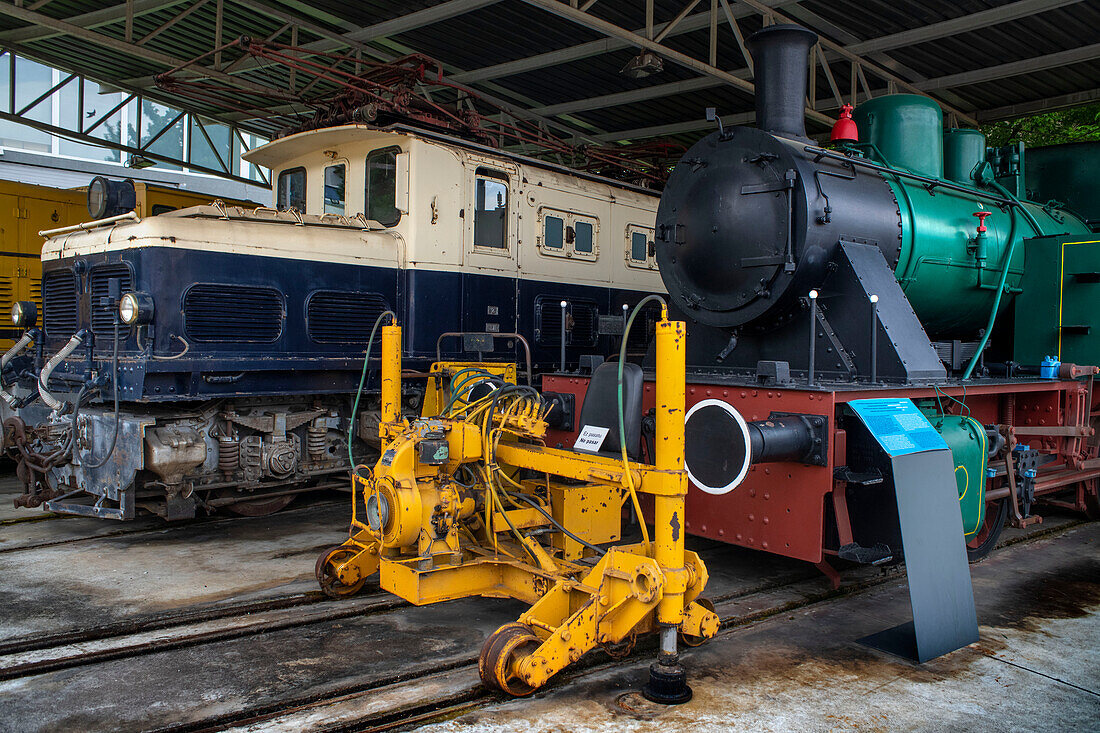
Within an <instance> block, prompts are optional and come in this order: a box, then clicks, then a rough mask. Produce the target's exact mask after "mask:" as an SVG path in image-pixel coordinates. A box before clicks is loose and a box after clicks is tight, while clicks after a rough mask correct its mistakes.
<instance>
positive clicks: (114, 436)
mask: <svg viewBox="0 0 1100 733" xmlns="http://www.w3.org/2000/svg"><path fill="white" fill-rule="evenodd" d="M118 341H119V335H118V311H117V309H116V311H115V348H114V353H113V354H112V356H111V391H112V392H114V394H115V429H114V430H112V431H111V447H110V448H108V449H107V455H105V456H103V459H102V460H100V461H97V462H95V463H85V464H84V468H87V469H90V470H94V469H97V468H103V467H104V466H106V465H107V461H109V460H111V456H112V455H114V453H115V446H116V445H117V444H118V423H119V419H118ZM79 402H80V398H79V397H77V403H78V404H79ZM77 409H78V408H73V413H74V415H75V413H76V410H77ZM73 429H74V431H75V429H76V422H75V421H74V422H73ZM73 442H74V445H73V449H74V450H75V449H76V445H75V442H76V435H75V433H74V434H73ZM90 452H91V449H89V453H90Z"/></svg>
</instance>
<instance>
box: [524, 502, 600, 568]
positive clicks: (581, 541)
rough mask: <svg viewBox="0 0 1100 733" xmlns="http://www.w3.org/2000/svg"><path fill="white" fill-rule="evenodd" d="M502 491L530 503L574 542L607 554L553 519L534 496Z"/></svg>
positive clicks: (597, 552) (598, 552) (598, 553)
mask: <svg viewBox="0 0 1100 733" xmlns="http://www.w3.org/2000/svg"><path fill="white" fill-rule="evenodd" d="M504 493H505V494H507V495H508V496H511V497H512V498H514V499H519V500H521V501H525V502H527V503H528V504H530V505H531V506H532V507H534V508H535V509H537V510H538V512H539V514H541V515H542V516H544V517H546V520H547V521H548V522H550V524H552V525H554V526H555V527H557V528H558V530H559V531H560V532H561V533H562V534H564V535H565V536H566V537H569V538H570V539H572V540H574V541H575V542H579V543H581V544H582V545H584V546H585V547H587V548H588V549H590V550H593V551H594V552H595V553H596V554H597V555H606V554H607V550H605V549H603V548H602V547H599V546H598V545H593V544H592V543H591V542H588V541H586V540H582V539H581V538H580V537H578V536H577V535H575V534H573V533H572V532H570V531H569V530H567V529H566V528H565V527H563V526H562V525H561V524H560V523H559V522H558V520H556V519H554V517H552V516H551V515H550V513H549V512H547V511H546V509H544V508H543V506H542V504H540V503H539V502H538V501H537V500H535V499H534V498H532V497H530V496H528V495H527V494H520V493H518V492H514V491H506V492H504Z"/></svg>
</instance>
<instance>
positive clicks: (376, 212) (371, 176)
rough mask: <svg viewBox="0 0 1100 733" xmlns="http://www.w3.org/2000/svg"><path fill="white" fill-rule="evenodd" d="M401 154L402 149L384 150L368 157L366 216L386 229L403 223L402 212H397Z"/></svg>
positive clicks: (374, 152) (373, 152)
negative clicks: (398, 172) (398, 174)
mask: <svg viewBox="0 0 1100 733" xmlns="http://www.w3.org/2000/svg"><path fill="white" fill-rule="evenodd" d="M400 152H401V149H400V148H384V149H382V150H374V151H371V154H370V155H368V156H367V191H366V201H367V211H366V215H367V218H368V219H373V220H374V221H376V222H378V223H379V224H381V225H382V226H386V227H392V226H395V225H396V224H397V222H399V221H401V212H400V211H398V210H397V154H398V153H400Z"/></svg>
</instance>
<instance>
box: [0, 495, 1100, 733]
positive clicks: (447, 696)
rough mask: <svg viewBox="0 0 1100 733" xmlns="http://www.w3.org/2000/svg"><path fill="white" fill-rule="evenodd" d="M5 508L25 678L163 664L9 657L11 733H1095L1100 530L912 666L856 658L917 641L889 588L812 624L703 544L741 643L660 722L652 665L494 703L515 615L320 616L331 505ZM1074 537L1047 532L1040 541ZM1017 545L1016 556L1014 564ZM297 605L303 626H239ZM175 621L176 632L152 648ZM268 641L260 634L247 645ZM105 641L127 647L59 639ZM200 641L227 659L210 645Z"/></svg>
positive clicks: (856, 595)
mask: <svg viewBox="0 0 1100 733" xmlns="http://www.w3.org/2000/svg"><path fill="white" fill-rule="evenodd" d="M13 493H18V491H17V490H16V488H15V487H14V485H13V482H12V481H11V478H10V477H5V478H3V479H0V598H3V602H2V603H0V647H3V646H4V645H5V644H7V646H8V647H9V648H11V647H12V646H14V645H18V644H20V643H22V642H23V641H25V640H28V639H36V638H38V637H39V636H40V635H42V634H45V635H47V636H49V637H50V638H51V639H52V641H51V642H50V645H49V646H48V648H45V649H43V650H40V651H35V652H31V653H30V655H29V656H24V657H22V658H21V659H22V660H23V661H25V660H26V659H34V658H42V657H47V658H49V657H51V656H52V657H58V656H64V655H65V654H79V653H85V652H89V651H94V650H97V649H103V648H108V649H110V648H117V649H123V650H125V649H126V648H128V647H129V646H132V645H136V644H141V643H148V642H152V644H153V648H151V649H148V650H146V651H143V652H142V653H140V654H136V655H132V656H129V655H120V656H118V657H116V658H104V659H103V660H101V661H95V662H91V663H82V664H79V665H74V666H70V667H65V668H60V669H55V670H53V671H46V672H41V673H35V674H27V675H18V674H11V673H10V670H11V669H12V665H15V664H17V663H18V662H20V659H17V658H16V657H17V656H18V654H14V653H13V654H9V655H8V656H4V655H3V654H2V653H0V675H3V674H5V670H8V671H9V672H8V673H7V677H2V676H0V731H3V732H4V733H6V732H7V731H12V733H16V732H18V733H24V732H25V731H36V730H43V731H45V730H57V731H73V730H81V731H85V730H87V731H91V730H133V731H139V730H150V729H157V730H171V729H174V728H176V727H177V726H183V727H184V728H185V729H188V730H200V729H201V730H208V729H209V730H213V729H232V730H242V731H249V732H250V733H258V732H260V731H263V732H264V733H270V732H271V731H287V732H288V733H289V732H291V731H294V732H295V733H297V732H299V731H306V730H310V731H313V730H317V731H320V730H328V729H331V728H332V727H333V726H334V725H335V726H340V729H341V730H363V729H370V728H371V727H372V726H374V725H376V724H385V725H389V724H390V723H391V722H392V721H394V720H401V719H407V718H406V717H403V716H405V712H404V711H412V712H413V713H415V714H425V713H423V711H425V710H427V711H428V712H427V713H426V715H427V717H428V718H432V719H434V720H442V719H443V718H442V717H440V716H447V715H452V716H458V717H452V718H451V719H449V720H446V722H440V723H435V724H433V725H432V726H430V727H429V728H427V730H431V731H441V732H443V731H445V732H448V733H449V732H451V731H465V730H471V731H489V732H492V733H495V732H496V731H501V732H502V733H503V732H504V731H513V730H517V731H540V732H541V731H547V732H550V731H554V732H557V731H562V732H564V731H620V730H624V731H648V730H661V731H670V730H671V731H678V730H685V731H686V730H689V729H690V730H691V731H692V733H696V731H700V730H708V731H709V730H728V729H734V728H736V729H740V730H764V731H771V730H775V731H780V730H782V731H788V730H797V729H801V731H802V732H805V731H819V730H821V731H825V730H830V731H831V730H852V729H854V730H952V731H955V730H960V729H961V730H975V731H977V730H982V731H983V733H984V732H985V731H988V730H991V729H992V730H1051V731H1068V730H1090V731H1100V723H1098V721H1100V671H1098V664H1097V662H1098V660H1100V560H1098V554H1097V550H1098V548H1100V524H1098V523H1093V524H1085V525H1078V526H1075V527H1070V528H1068V529H1064V530H1060V531H1056V532H1054V533H1053V534H1051V535H1050V536H1049V537H1046V538H1043V539H1038V540H1036V539H1029V540H1028V541H1027V542H1022V543H1020V544H1016V545H1013V546H1010V547H1006V548H1003V549H1000V550H998V551H997V552H995V553H994V555H993V556H991V557H990V558H989V559H987V560H986V561H985V562H983V563H980V564H978V565H976V566H973V567H972V576H973V581H974V587H975V596H976V599H977V602H978V611H979V621H980V622H981V624H982V627H981V635H982V640H981V641H980V642H979V643H977V644H975V645H973V646H971V647H969V648H967V649H963V650H960V651H958V652H955V653H953V654H951V655H948V656H947V657H945V658H942V659H939V660H935V661H933V662H931V663H929V664H926V665H921V666H918V665H914V664H911V663H908V662H905V661H902V660H900V659H897V658H895V657H892V656H890V655H888V654H885V653H881V652H877V651H873V650H870V649H867V648H865V647H862V646H860V645H859V644H857V643H856V639H858V638H860V637H862V636H864V635H866V634H868V633H872V632H875V631H879V630H882V629H885V628H888V627H890V626H893V625H896V624H898V623H900V622H903V621H905V620H907V613H908V600H907V589H906V586H905V583H904V576H903V575H900V574H898V572H897V569H892V570H888V571H886V572H885V574H884V573H883V572H882V571H880V570H879V569H875V568H850V569H848V570H847V571H845V573H844V581H845V589H846V590H847V591H848V592H849V595H846V596H842V597H839V598H834V599H832V600H824V601H823V600H822V598H824V597H826V596H827V595H828V585H827V583H826V582H825V580H824V578H823V577H822V576H820V574H818V573H817V572H816V571H815V570H813V568H811V567H809V566H807V565H806V564H804V563H798V562H795V561H791V560H786V559H783V558H779V557H776V556H774V555H768V554H765V553H760V552H754V551H750V550H745V549H742V548H733V547H729V546H719V545H716V544H715V543H702V544H697V545H696V548H697V549H699V550H700V551H701V552H702V553H703V555H704V557H705V559H706V562H707V563H708V567H709V569H710V573H711V582H710V584H709V587H708V593H707V595H708V596H710V597H712V598H714V599H715V600H716V601H717V602H718V610H719V613H720V615H721V616H722V617H723V618H736V619H740V620H742V621H744V623H742V624H741V625H739V626H734V627H733V628H730V629H727V630H724V631H723V632H722V633H721V634H720V636H719V637H718V638H716V639H714V640H712V641H711V642H710V643H708V644H707V645H705V646H704V647H701V648H699V649H695V650H691V651H689V652H688V653H687V654H686V655H685V663H686V665H687V667H688V670H689V674H690V676H691V681H692V685H693V687H694V689H695V699H694V700H693V701H692V702H691V703H689V704H687V705H685V706H681V707H676V708H659V707H657V706H653V705H651V704H650V703H648V702H646V701H644V700H643V699H642V698H640V696H638V695H637V694H636V693H635V692H634V691H635V690H636V689H637V688H638V687H639V686H640V685H641V684H642V682H644V680H645V678H646V670H647V668H648V663H649V661H650V659H649V658H650V656H651V654H652V651H651V650H642V651H641V652H637V653H636V654H635V656H633V657H631V658H630V659H628V660H626V661H625V662H622V663H612V662H609V661H607V658H606V657H604V656H603V655H602V654H599V653H595V654H593V655H592V658H591V659H587V660H585V663H584V664H582V665H580V666H579V668H578V669H575V670H571V671H569V672H567V673H565V674H563V675H562V676H561V679H558V680H555V681H554V683H553V684H552V685H551V686H550V688H549V689H547V690H546V691H543V692H541V693H539V694H538V695H536V696H534V697H533V698H529V699H526V700H522V701H509V700H505V699H502V698H500V697H494V696H486V694H485V692H484V690H483V688H481V687H480V685H479V682H478V678H477V669H476V655H477V651H478V649H479V648H480V646H481V643H482V640H483V639H484V638H485V636H486V635H488V634H489V633H490V632H491V631H492V630H493V629H495V628H496V627H497V626H499V625H500V624H502V623H504V622H506V621H510V620H512V619H514V618H515V617H516V615H518V613H520V612H521V611H522V606H521V605H520V604H518V603H514V602H507V601H495V600H487V599H464V600H460V601H454V602H450V603H446V604H440V605H438V606H432V607H424V608H414V607H410V606H407V605H403V604H398V603H396V602H395V601H394V599H393V598H392V597H390V596H388V595H386V594H383V593H378V592H373V593H370V592H366V591H365V592H364V594H363V596H362V597H359V598H356V599H354V600H352V601H341V602H328V601H320V602H316V597H315V596H316V590H315V588H316V584H315V581H314V580H313V563H314V560H315V558H316V556H317V554H318V553H319V552H320V551H321V550H322V549H323V548H325V547H328V546H331V545H332V544H335V543H338V542H339V541H341V540H342V539H343V538H344V537H346V532H347V519H348V508H347V506H346V505H345V504H344V502H343V501H342V500H336V501H333V498H332V497H329V498H327V499H323V500H321V499H312V500H311V499H301V500H299V502H300V503H298V502H296V503H295V504H294V505H292V508H291V509H290V510H287V511H284V512H281V513H279V514H277V515H274V516H271V517H263V518H254V519H245V520H238V519H226V520H207V521H200V522H193V523H187V524H181V525H165V524H163V523H161V522H160V521H159V520H141V521H140V522H137V523H127V524H120V523H116V522H103V521H98V520H91V519H82V518H53V519H42V520H40V521H35V520H38V519H39V517H42V516H43V515H42V514H41V513H40V512H39V511H37V510H36V511H33V512H26V511H25V510H18V511H15V512H10V511H7V510H5V509H3V508H2V507H3V504H6V503H10V497H9V496H7V494H13ZM13 520H15V521H14V522H13ZM1070 521H1073V520H1071V519H1070V518H1067V517H1050V518H1048V522H1047V523H1046V524H1045V525H1044V528H1045V529H1046V530H1049V529H1050V528H1051V527H1057V526H1059V525H1060V526H1062V527H1066V526H1068V523H1069V522H1070ZM1041 531H1042V530H1041ZM1032 535H1034V529H1033V530H1032ZM1023 536H1024V535H1023V534H1022V533H1018V532H1006V539H1008V540H1009V541H1011V540H1013V539H1021V538H1023ZM868 587H870V589H869V590H868V589H867V588H868ZM311 598H312V600H311ZM284 599H288V600H289V601H291V602H294V603H297V600H296V599H304V600H305V601H309V602H303V603H301V604H298V605H288V606H279V607H277V608H276V607H264V609H263V610H261V611H258V612H252V611H249V612H247V613H246V612H243V611H239V608H240V606H241V604H251V603H260V604H263V603H269V602H272V601H279V602H281V601H282V600H284ZM172 615H175V617H176V619H177V620H176V625H175V626H173V627H171V628H162V629H159V630H157V629H152V630H150V629H149V628H148V627H147V626H142V624H148V622H149V620H150V619H152V620H156V619H159V618H164V617H166V616H172ZM184 617H185V618H184ZM181 618H182V619H183V620H180V619H181ZM760 618H763V620H758V621H755V622H752V623H749V622H748V621H749V620H751V619H760ZM271 623H274V624H275V625H274V626H272V627H271V628H264V629H263V630H262V633H252V634H250V633H242V634H240V635H235V634H234V629H243V630H245V631H246V632H247V631H248V629H249V628H250V627H252V628H259V627H260V626H264V625H265V624H271ZM284 623H285V626H282V627H280V626H279V624H284ZM112 625H115V626H122V627H127V628H128V627H129V626H130V625H133V627H134V630H133V632H131V631H129V630H125V631H123V632H119V633H117V634H115V635H113V636H110V637H109V638H104V639H101V640H92V641H79V642H78V643H70V642H68V641H66V640H65V639H64V638H63V637H65V635H67V634H79V633H81V632H82V631H85V630H87V629H97V628H100V629H101V628H110V627H112ZM211 632H212V633H213V634H214V635H215V637H216V638H214V637H212V638H210V639H205V638H201V637H202V635H203V634H206V633H211ZM181 640H182V642H184V643H179V642H180V641H181ZM161 645H163V646H161ZM640 646H641V645H640ZM35 655H39V656H38V657H35ZM471 709H472V710H473V712H466V713H465V714H461V713H463V711H466V710H471ZM432 716H435V717H434V718H433V717H432ZM425 719H426V718H425ZM234 725H236V726H238V727H237V728H232V727H231V726H234ZM411 727H412V725H411V724H406V725H405V728H404V729H409V728H411ZM387 729H388V728H387ZM800 733H801V732H800Z"/></svg>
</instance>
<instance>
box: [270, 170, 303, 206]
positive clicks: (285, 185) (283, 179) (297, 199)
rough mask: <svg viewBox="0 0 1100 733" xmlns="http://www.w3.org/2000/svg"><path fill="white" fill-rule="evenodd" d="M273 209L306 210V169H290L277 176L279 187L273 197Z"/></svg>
mask: <svg viewBox="0 0 1100 733" xmlns="http://www.w3.org/2000/svg"><path fill="white" fill-rule="evenodd" d="M275 202H276V204H275V208H277V209H279V211H285V210H287V209H297V210H298V211H301V212H305V210H306V169H305V168H291V169H290V170H285V171H283V172H282V173H280V174H279V187H278V189H277V195H276V197H275Z"/></svg>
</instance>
